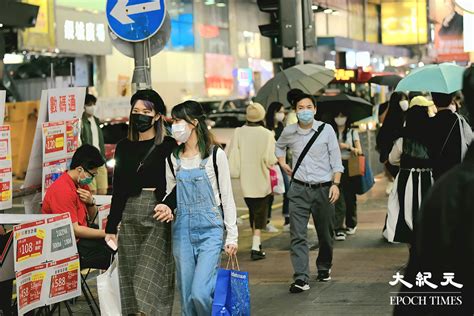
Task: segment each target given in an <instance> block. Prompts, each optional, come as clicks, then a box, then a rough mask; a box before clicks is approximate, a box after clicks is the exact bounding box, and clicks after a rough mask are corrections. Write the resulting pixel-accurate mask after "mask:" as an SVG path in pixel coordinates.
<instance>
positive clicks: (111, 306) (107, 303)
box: [97, 259, 122, 316]
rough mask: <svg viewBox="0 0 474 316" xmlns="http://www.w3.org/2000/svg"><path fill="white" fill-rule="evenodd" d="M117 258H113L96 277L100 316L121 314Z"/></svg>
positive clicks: (117, 315)
mask: <svg viewBox="0 0 474 316" xmlns="http://www.w3.org/2000/svg"><path fill="white" fill-rule="evenodd" d="M117 265H118V260H117V259H115V260H114V262H112V264H111V265H110V267H109V269H108V270H107V271H105V272H104V273H102V274H101V275H99V276H98V277H97V293H98V294H99V305H100V314H101V315H102V316H119V315H121V314H122V306H121V303H120V284H119V276H118V269H117Z"/></svg>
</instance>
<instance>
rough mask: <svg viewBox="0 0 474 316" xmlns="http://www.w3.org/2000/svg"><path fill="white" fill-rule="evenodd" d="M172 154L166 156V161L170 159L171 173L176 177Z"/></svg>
mask: <svg viewBox="0 0 474 316" xmlns="http://www.w3.org/2000/svg"><path fill="white" fill-rule="evenodd" d="M171 155H172V154H170V155H169V156H168V157H166V161H168V166H169V167H170V170H171V173H172V174H173V177H174V178H175V179H176V174H175V173H174V167H173V162H172V161H171Z"/></svg>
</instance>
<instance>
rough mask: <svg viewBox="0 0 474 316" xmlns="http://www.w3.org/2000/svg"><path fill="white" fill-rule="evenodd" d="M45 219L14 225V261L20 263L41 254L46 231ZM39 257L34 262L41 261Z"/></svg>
mask: <svg viewBox="0 0 474 316" xmlns="http://www.w3.org/2000/svg"><path fill="white" fill-rule="evenodd" d="M44 224H45V220H41V221H37V222H32V223H27V224H23V225H18V226H15V228H14V234H15V244H14V245H15V254H16V257H15V263H17V264H18V263H22V262H24V261H27V260H30V259H34V258H37V257H41V256H43V254H44V253H43V252H44V247H43V243H44V239H45V237H46V231H45V228H44V227H41V226H42V225H44ZM42 261H43V260H41V259H40V258H38V260H35V262H42Z"/></svg>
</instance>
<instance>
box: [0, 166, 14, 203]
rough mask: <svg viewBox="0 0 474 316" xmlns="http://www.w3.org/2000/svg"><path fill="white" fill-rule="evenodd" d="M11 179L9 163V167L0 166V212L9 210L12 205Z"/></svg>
mask: <svg viewBox="0 0 474 316" xmlns="http://www.w3.org/2000/svg"><path fill="white" fill-rule="evenodd" d="M12 189H13V177H12V168H11V163H10V166H9V167H6V168H2V167H1V164H0V210H6V209H10V208H12V206H13V203H12V192H13V191H12Z"/></svg>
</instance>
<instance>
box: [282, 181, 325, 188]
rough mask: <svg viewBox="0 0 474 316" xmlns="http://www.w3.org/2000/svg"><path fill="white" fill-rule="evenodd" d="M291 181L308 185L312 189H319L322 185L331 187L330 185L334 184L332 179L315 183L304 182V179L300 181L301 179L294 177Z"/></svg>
mask: <svg viewBox="0 0 474 316" xmlns="http://www.w3.org/2000/svg"><path fill="white" fill-rule="evenodd" d="M291 181H292V182H294V183H297V184H299V185H302V186H305V187H308V188H310V189H318V188H322V187H330V186H331V185H332V182H331V181H328V182H321V183H314V184H311V183H306V182H303V181H300V180H297V179H293V180H291Z"/></svg>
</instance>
